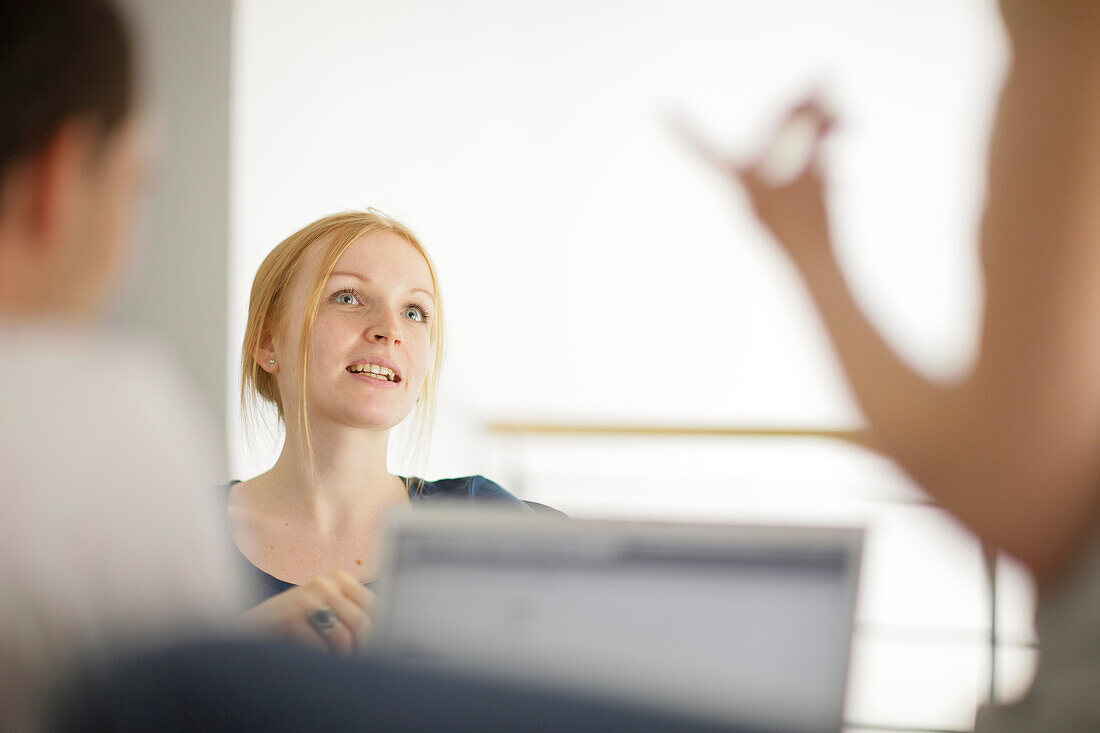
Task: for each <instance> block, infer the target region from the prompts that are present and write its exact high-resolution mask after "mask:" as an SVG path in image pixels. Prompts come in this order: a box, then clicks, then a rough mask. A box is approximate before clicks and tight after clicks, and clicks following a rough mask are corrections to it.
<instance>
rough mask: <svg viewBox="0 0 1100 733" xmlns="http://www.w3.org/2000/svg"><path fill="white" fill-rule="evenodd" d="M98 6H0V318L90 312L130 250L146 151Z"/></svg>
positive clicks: (121, 57) (115, 40) (102, 6)
mask: <svg viewBox="0 0 1100 733" xmlns="http://www.w3.org/2000/svg"><path fill="white" fill-rule="evenodd" d="M132 54H133V51H132V44H131V40H130V36H129V33H128V30H127V28H126V26H125V24H124V21H123V19H122V18H121V16H120V14H119V13H118V11H117V10H116V9H115V7H114V6H113V5H112V4H111V3H110V2H107V0H33V1H31V2H27V1H26V0H0V109H3V110H4V114H3V115H2V116H0V315H2V316H4V317H19V316H24V315H40V314H41V315H46V314H49V315H56V316H61V317H65V318H83V317H85V316H89V315H94V314H95V313H96V312H98V310H99V309H100V307H101V304H102V303H103V302H104V301H105V300H106V297H107V295H108V294H109V293H110V292H111V290H112V286H113V285H114V284H115V281H116V279H117V277H118V275H119V273H120V271H121V263H122V262H123V255H124V253H125V251H126V249H127V248H128V246H129V239H130V236H131V218H132V211H133V208H134V206H135V203H136V200H137V194H138V191H139V188H140V185H139V184H140V182H141V177H142V175H143V172H144V167H145V156H146V147H145V145H144V135H143V134H142V130H141V125H140V124H139V123H138V122H137V115H136V114H135V107H136V103H135V96H136V92H135V81H134V64H133V58H132Z"/></svg>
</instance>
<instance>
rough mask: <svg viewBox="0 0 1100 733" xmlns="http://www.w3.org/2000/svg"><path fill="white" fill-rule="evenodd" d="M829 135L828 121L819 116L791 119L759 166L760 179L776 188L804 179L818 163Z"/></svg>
mask: <svg viewBox="0 0 1100 733" xmlns="http://www.w3.org/2000/svg"><path fill="white" fill-rule="evenodd" d="M827 132H828V127H827V124H826V121H825V119H824V118H821V117H819V116H816V114H811V113H806V112H803V113H798V114H793V115H791V116H788V118H787V119H786V120H785V121H784V123H783V124H782V125H780V127H779V128H778V129H777V130H776V132H775V135H774V139H773V140H772V142H771V144H770V145H768V146H766V147H765V148H764V152H763V154H762V155H761V156H760V158H759V160H758V162H757V163H756V164H755V166H754V168H755V169H756V170H755V172H756V174H757V176H758V177H759V178H760V179H761V180H762V181H763V182H764V183H766V184H768V185H770V186H773V187H780V186H787V185H790V184H791V183H793V182H795V181H796V180H798V179H800V178H802V177H803V175H805V173H806V172H807V171H808V170H810V169H812V168H813V167H815V165H816V164H817V163H818V160H819V151H820V148H821V144H822V141H823V140H824V138H825V135H826V134H827Z"/></svg>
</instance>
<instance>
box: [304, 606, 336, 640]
mask: <svg viewBox="0 0 1100 733" xmlns="http://www.w3.org/2000/svg"><path fill="white" fill-rule="evenodd" d="M306 618H308V619H309V624H310V626H312V627H313V628H314V630H315V631H316V632H317V633H318V634H320V635H321V636H322V638H323V637H327V636H328V635H329V634H331V633H332V630H333V629H335V628H336V625H337V624H338V623H340V619H339V618H337V616H336V612H335V611H333V610H332V609H331V608H329V607H328V606H322V607H321V608H318V609H317V610H316V611H313V612H312V613H310V614H309V616H307V617H306Z"/></svg>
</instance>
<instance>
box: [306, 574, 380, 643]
mask: <svg viewBox="0 0 1100 733" xmlns="http://www.w3.org/2000/svg"><path fill="white" fill-rule="evenodd" d="M309 588H310V590H311V591H312V592H313V593H315V594H316V595H317V596H319V597H320V599H321V601H320V603H319V604H318V606H317V607H321V606H327V607H328V608H330V609H332V611H333V612H334V613H335V614H336V616H337V618H339V619H340V622H341V623H342V624H343V626H344V627H345V628H346V629H347V630H348V633H349V634H350V636H351V642H352V645H354V646H357V645H358V644H360V643H361V641H362V640H363V639H360V636H361V635H362V634H363V632H364V630H367V631H368V633H369V620H370V615H369V613H368V611H367V609H366V605H367V604H368V603H369V601H368V600H367V595H368V594H370V592H369V591H367V589H366V588H364V587H363V586H361V585H359V583H358V581H356V580H355V578H353V577H351V575H349V574H348V573H345V572H343V571H341V570H335V571H332V572H329V573H326V574H325V575H322V576H319V577H317V578H314V579H313V580H311V581H310V582H309ZM364 639H365V637H364Z"/></svg>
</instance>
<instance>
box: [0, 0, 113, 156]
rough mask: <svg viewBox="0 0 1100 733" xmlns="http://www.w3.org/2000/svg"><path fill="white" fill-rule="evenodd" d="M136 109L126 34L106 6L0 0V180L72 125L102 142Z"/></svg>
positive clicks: (65, 0) (87, 1)
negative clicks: (85, 127) (90, 127)
mask: <svg viewBox="0 0 1100 733" xmlns="http://www.w3.org/2000/svg"><path fill="white" fill-rule="evenodd" d="M133 102H134V70H133V48H132V45H131V40H130V34H129V31H128V29H127V27H126V24H125V22H124V21H123V18H122V16H121V14H120V13H119V11H118V9H117V8H115V6H114V5H113V4H112V3H111V2H110V0H0V176H2V175H3V174H5V173H6V172H7V170H8V168H9V166H10V165H11V164H12V163H13V162H15V161H17V160H19V159H24V158H27V157H31V156H34V155H36V154H37V153H39V152H41V151H42V149H43V148H44V147H45V146H46V144H47V143H48V142H49V141H50V139H51V138H52V137H53V136H54V134H56V132H57V131H58V129H59V128H60V127H61V126H62V125H64V124H65V123H66V122H68V121H69V120H71V119H73V118H76V117H86V118H87V119H89V120H91V121H92V122H94V123H95V124H96V125H97V127H98V130H99V134H100V136H101V138H106V137H107V136H108V135H109V134H110V133H111V132H112V131H113V130H114V129H115V128H117V127H118V126H119V125H120V124H121V123H122V122H123V120H125V118H126V117H127V115H128V113H129V112H130V108H131V106H132V105H133Z"/></svg>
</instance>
